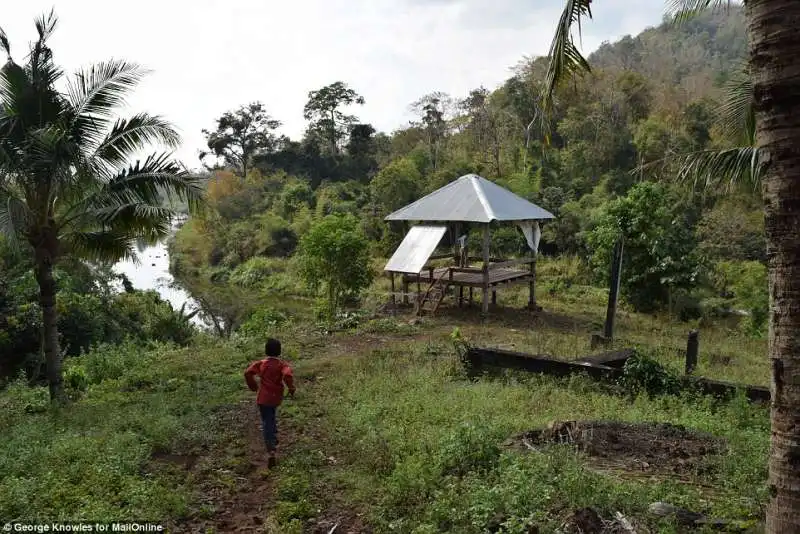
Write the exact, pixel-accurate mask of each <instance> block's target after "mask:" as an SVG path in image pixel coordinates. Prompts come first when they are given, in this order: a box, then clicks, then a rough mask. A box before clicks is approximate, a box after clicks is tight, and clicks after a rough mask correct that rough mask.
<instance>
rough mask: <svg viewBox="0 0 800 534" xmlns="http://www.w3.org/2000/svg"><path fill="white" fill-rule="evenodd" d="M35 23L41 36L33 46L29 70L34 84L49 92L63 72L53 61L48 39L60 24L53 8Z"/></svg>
mask: <svg viewBox="0 0 800 534" xmlns="http://www.w3.org/2000/svg"><path fill="white" fill-rule="evenodd" d="M35 24H36V33H38V34H39V38H38V39H37V40H36V42H35V43H33V46H32V47H31V52H30V54H29V58H28V63H27V71H28V75H29V76H30V79H31V82H32V84H33V85H34V86H35V87H37V88H38V89H39V92H40V94H42V93H46V92H48V90H50V89H51V88H52V86H53V84H54V83H55V82H56V80H58V79H59V78H60V77H61V74H62V71H61V69H59V68H58V67H56V65H55V63H53V51H52V50H51V49H50V47H49V46H47V40H48V39H50V37H51V36H52V35H53V32H54V31H55V29H56V26H57V25H58V17H56V14H55V11H53V10H51V11H50V13H49V14H48V15H42V16H41V17H38V18H37V19H36V21H35Z"/></svg>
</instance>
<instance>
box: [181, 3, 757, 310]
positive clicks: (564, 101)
mask: <svg viewBox="0 0 800 534" xmlns="http://www.w3.org/2000/svg"><path fill="white" fill-rule="evenodd" d="M745 49H746V39H745V32H744V27H743V16H742V12H741V10H739V9H731V10H730V11H728V12H721V13H715V14H707V15H704V16H702V17H699V18H697V19H696V20H693V21H690V22H688V23H686V24H683V25H680V26H676V25H674V24H672V23H670V22H665V23H664V24H662V25H661V26H659V27H657V28H652V29H649V30H647V31H645V32H644V33H642V34H641V35H639V36H636V37H633V38H631V37H626V38H624V39H622V40H621V41H619V42H617V43H613V44H604V45H602V46H601V47H600V49H599V50H597V52H595V53H594V54H593V55H592V56H591V58H590V59H591V62H592V64H593V65H594V68H595V70H594V74H593V76H591V77H589V78H586V79H583V80H579V81H576V82H575V83H574V84H570V86H569V87H566V88H564V89H563V90H562V91H561V92H560V94H559V95H558V105H557V111H556V121H555V132H554V134H553V136H552V143H551V144H550V145H549V146H548V145H547V144H546V143H545V137H544V132H543V131H542V130H541V128H540V127H539V123H538V122H537V121H536V120H535V118H536V116H537V110H538V106H539V104H540V94H541V93H540V90H541V87H542V80H543V75H544V71H545V67H546V63H545V61H546V60H544V59H541V58H539V59H531V60H524V61H522V62H521V63H520V65H519V66H518V67H517V69H516V71H515V74H514V75H513V76H512V77H510V78H509V79H508V80H506V81H505V82H504V83H503V84H502V85H501V86H500V87H498V88H496V89H494V90H489V89H487V88H484V87H479V88H473V89H471V90H466V89H465V92H464V94H461V95H448V94H444V93H432V94H429V95H421V96H420V98H419V100H417V101H416V102H413V103H410V106H411V109H413V110H414V111H415V113H416V115H417V119H416V120H415V121H413V122H412V123H411V124H409V125H408V126H407V127H405V128H401V129H399V130H397V131H395V132H392V133H391V134H386V133H381V132H376V131H375V130H374V128H373V127H372V126H371V125H370V124H369V123H367V122H366V121H365V119H367V118H366V117H358V116H357V113H358V106H359V104H360V103H362V102H363V97H362V96H361V95H360V94H359V93H358V91H357V89H358V88H351V87H349V86H348V85H347V83H345V82H341V81H340V82H336V83H334V84H331V85H329V86H327V87H324V88H321V89H319V90H317V91H312V92H311V93H310V94H309V100H308V103H307V104H306V106H305V109H304V110H303V113H304V116H305V118H306V119H308V121H309V124H308V129H307V131H306V134H305V136H304V137H303V138H302V139H299V140H291V139H288V138H286V137H284V136H281V135H280V134H279V133H278V132H279V126H280V123H279V122H278V121H276V120H274V119H272V118H271V117H270V116H269V114H268V111H269V103H254V104H249V105H246V106H242V107H241V108H240V109H238V110H234V111H231V112H228V113H226V114H225V115H223V116H222V117H220V119H219V121H218V124H217V125H216V128H215V129H211V130H209V131H206V132H205V133H206V136H207V138H208V141H209V151H208V154H206V155H205V157H204V159H203V161H204V162H205V163H206V164H207V165H208V166H209V167H210V168H211V169H214V176H213V177H212V178H211V182H210V184H209V186H208V200H209V205H210V209H209V210H208V211H207V212H206V213H205V214H204V215H203V216H202V217H195V218H194V219H193V220H192V221H191V222H190V223H189V224H187V225H186V226H185V227H184V229H183V230H182V231H181V232H180V234H179V235H178V239H177V240H176V244H175V254H174V255H173V268H174V271H175V272H176V273H177V275H178V276H179V277H181V279H182V281H183V282H184V283H185V284H186V285H187V286H188V287H190V288H191V289H192V291H193V292H194V293H195V294H203V295H205V296H206V297H207V304H208V307H209V309H212V308H213V309H215V310H216V312H217V313H221V314H222V315H224V316H227V317H228V319H229V320H228V321H227V322H228V324H229V325H232V324H234V323H236V322H238V321H239V320H240V319H241V320H244V317H246V316H247V315H248V314H249V311H251V308H250V307H249V306H247V305H244V304H243V299H242V298H234V299H233V301H234V302H235V305H233V304H232V303H227V304H226V303H225V302H220V300H221V299H222V300H225V301H227V300H229V299H230V298H231V297H230V295H231V294H232V293H235V292H236V291H242V292H246V293H248V294H253V292H252V291H250V290H245V286H246V285H247V284H256V285H258V284H259V283H263V284H264V288H265V289H267V288H268V287H272V286H274V284H276V283H289V282H287V281H286V280H283V282H278V280H282V279H281V278H280V277H275V276H268V275H269V274H274V270H275V269H285V268H286V267H285V265H284V264H283V263H280V262H279V263H276V262H275V260H274V259H271V258H276V257H287V256H292V255H293V253H294V252H295V248H296V247H297V245H298V243H299V241H300V239H301V237H302V236H303V235H304V234H305V233H306V232H307V231H308V229H309V228H311V226H312V225H313V224H315V222H316V221H318V220H320V219H321V218H323V217H325V216H326V215H330V214H337V213H339V214H352V215H355V216H357V218H358V220H359V221H360V222H359V225H360V227H361V230H363V233H364V235H365V236H366V239H368V240H369V242H370V243H371V244H372V248H373V251H374V253H376V254H377V255H378V256H385V255H388V254H389V253H391V251H392V250H393V248H394V247H395V246H396V245H397V243H398V240H399V239H400V238H401V237H402V228H399V227H393V226H390V225H388V224H386V223H385V222H384V221H383V217H384V216H385V215H386V214H388V213H389V212H391V211H393V210H395V209H397V208H399V207H401V206H403V205H405V204H407V203H409V202H411V201H413V200H415V199H417V198H419V197H420V196H422V195H424V194H426V193H428V192H431V191H433V190H435V189H436V188H438V187H441V186H442V185H444V184H446V183H448V182H450V181H452V180H454V179H456V178H457V177H459V176H461V175H463V174H467V173H477V174H480V175H482V176H484V177H487V178H489V179H492V180H494V181H496V182H497V183H499V184H501V185H504V186H506V187H508V188H510V189H511V190H513V191H514V192H516V193H518V194H520V195H522V196H524V197H526V198H528V199H530V200H532V201H533V202H536V203H538V204H540V205H541V206H543V207H545V208H546V209H548V210H550V211H552V212H553V213H554V214H555V215H556V219H555V221H553V222H551V223H549V224H547V225H546V226H545V229H544V234H543V241H542V245H541V249H542V250H543V251H544V252H545V253H547V254H551V255H552V254H567V255H577V256H579V257H580V258H582V259H583V261H584V263H585V265H586V266H587V269H586V273H587V276H590V277H594V279H595V282H597V283H599V284H600V285H604V284H605V276H606V273H607V260H608V257H609V250H610V248H611V246H612V245H613V241H614V239H615V237H614V236H615V235H618V234H619V233H620V232H622V233H629V234H630V236H629V237H630V239H629V248H628V251H629V254H630V255H631V258H630V264H629V265H630V267H629V268H630V271H629V276H628V277H627V278H626V279H627V280H628V287H626V288H624V289H623V292H624V295H625V297H626V299H627V300H628V301H629V303H631V304H632V305H634V306H635V307H637V308H640V309H646V310H656V309H659V308H662V307H667V306H670V305H671V302H672V301H676V302H677V301H678V300H680V301H681V302H683V303H684V304H686V305H687V306H688V307H689V308H690V309H691V310H693V311H686V310H684V311H683V312H682V313H684V315H686V314H688V316H692V315H695V316H696V315H697V314H698V313H701V311H700V307H701V301H703V300H705V299H706V298H707V297H710V298H712V300H713V299H714V298H716V296H718V295H720V294H730V292H729V291H727V285H728V284H731V283H733V284H735V283H737V280H738V275H736V274H735V273H739V272H742V270H744V271H747V272H748V273H750V274H753V273H756V274H757V275H758V276H763V272H764V269H763V266H761V265H760V264H759V263H752V264H751V263H743V264H741V263H737V264H736V265H734V266H732V265H731V264H730V263H729V262H730V261H737V262H741V261H745V262H747V261H754V262H758V261H759V260H761V259H762V258H763V255H764V253H763V250H764V246H763V237H762V233H763V230H762V227H763V224H762V222H761V217H760V212H759V207H758V202H757V200H756V197H755V196H754V195H753V190H752V189H748V188H747V187H743V188H742V187H740V188H735V190H734V191H732V192H731V193H730V194H729V193H728V191H727V189H726V188H725V187H723V186H724V185H725V184H724V183H722V184H720V183H717V184H714V185H713V187H711V188H708V189H706V190H702V189H700V188H696V187H694V184H693V183H691V180H685V179H684V180H678V174H679V171H680V170H681V168H682V166H684V156H685V155H686V154H690V153H698V152H702V151H707V150H716V149H721V148H729V147H733V146H737V143H740V142H741V140H740V139H738V138H737V137H738V136H736V135H731V133H730V128H728V129H724V128H721V127H720V126H719V124H718V120H717V119H718V113H717V107H718V106H719V103H720V101H721V99H723V98H724V91H725V89H724V84H725V82H726V80H727V79H728V78H730V77H731V76H732V74H734V73H736V72H738V71H739V70H740V67H741V62H742V58H743V57H744V53H745ZM299 112H300V110H298V113H299ZM742 128H744V125H742ZM214 156H216V158H214ZM706 178H708V177H706ZM711 178H712V179H713V178H714V177H713V176H712V177H711ZM723 192H724V193H725V194H724V195H722V193H723ZM638 216H644V217H645V219H643V220H641V221H639V222H634V223H631V224H630V225H628V227H627V228H620V227H619V225H618V224H617V222H615V221H617V220H618V219H619V218H620V217H629V218H630V220H631V221H638V219H636V217H638ZM636 224H638V225H639V226H636V227H634V225H636ZM493 246H494V247H495V248H496V249H497V250H495V251H493V253H503V254H514V253H517V252H520V251H523V250H524V241H523V238H522V235H521V234H520V233H519V232H518V231H517V230H516V229H513V228H504V229H500V230H499V231H498V232H497V238H496V239H495V241H494V243H493ZM723 271H724V273H727V274H724V273H723ZM732 273H733V274H732ZM244 280H247V281H248V282H246V284H245V282H244ZM759 280H761V278H759ZM243 284H244V285H243ZM223 288H224V289H223ZM295 290H296V291H297V292H299V293H301V294H302V293H303V286H302V285H297V287H295ZM222 294H224V295H225V296H224V297H223V296H222ZM729 304H730V303H729ZM738 304H739V305H745V304H743V303H738ZM746 307H752V305H747V306H746ZM232 308H233V309H232ZM235 317H236V318H238V319H234V318H235Z"/></svg>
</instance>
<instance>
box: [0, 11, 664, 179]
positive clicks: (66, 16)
mask: <svg viewBox="0 0 800 534" xmlns="http://www.w3.org/2000/svg"><path fill="white" fill-rule="evenodd" d="M3 3H4V4H5V5H4V6H3V9H2V13H1V14H0V27H2V28H3V29H4V30H5V32H6V33H7V35H8V37H9V39H10V41H11V45H12V54H13V56H14V57H15V59H17V60H18V61H22V60H23V59H24V56H25V55H26V54H27V51H28V43H29V42H30V41H32V40H34V38H35V35H36V33H35V29H34V26H33V20H34V18H35V17H37V16H38V15H40V14H42V13H44V12H49V11H50V9H51V8H53V7H55V8H56V15H57V16H58V18H59V26H58V29H57V30H56V33H55V35H54V36H53V38H52V40H51V47H52V48H53V50H54V55H55V60H56V62H57V63H58V64H59V65H61V66H62V67H63V68H64V69H65V71H66V72H68V73H71V72H74V71H75V70H76V69H78V68H79V67H82V66H87V65H91V64H92V63H95V62H98V61H103V60H107V59H110V58H117V59H125V60H128V61H133V62H136V63H138V64H140V65H143V66H144V67H146V68H148V69H150V70H151V71H152V72H151V73H150V74H149V75H148V76H147V78H145V80H144V81H143V82H142V83H141V85H140V86H139V87H138V88H137V89H136V91H135V92H134V93H133V94H132V96H131V98H130V99H129V102H128V103H129V109H126V110H124V113H125V114H130V113H132V112H139V111H146V112H148V113H151V114H157V115H161V116H163V117H165V118H167V119H168V120H169V121H171V122H172V123H173V124H174V125H175V126H176V127H177V128H178V130H179V131H180V133H181V135H182V138H183V144H182V146H181V147H180V148H179V149H178V150H177V152H176V157H178V158H179V159H180V160H182V161H183V162H184V163H185V164H186V165H187V166H189V167H191V168H195V167H199V161H198V157H197V154H198V152H199V151H200V149H202V148H203V147H204V138H203V134H202V132H201V130H202V129H204V128H206V129H213V127H214V120H215V118H216V117H219V116H220V115H221V114H222V113H224V112H225V111H227V110H230V109H234V108H236V107H238V106H239V105H242V104H245V103H248V102H252V101H256V100H260V101H261V102H263V103H264V104H265V106H266V108H267V110H268V112H269V113H270V115H272V116H273V117H275V118H276V119H278V120H280V121H281V122H282V123H283V126H282V127H281V129H280V131H281V133H284V134H286V135H289V136H290V137H292V138H299V137H300V136H301V135H302V133H303V131H304V130H305V126H306V122H305V120H304V119H303V106H304V104H305V102H306V100H307V97H308V92H309V91H311V90H314V89H318V88H320V87H323V86H325V85H328V84H330V83H333V82H335V81H338V80H341V81H344V82H345V83H347V84H349V85H350V87H352V88H353V89H355V90H356V91H357V92H358V93H360V94H361V95H363V96H364V98H365V99H366V104H365V105H364V106H360V107H358V108H357V109H353V110H352V112H353V113H355V114H356V115H357V116H358V117H359V118H360V119H361V120H362V121H363V122H369V123H372V124H373V125H374V126H375V127H376V128H377V129H378V130H380V131H385V132H391V131H394V130H395V129H397V128H400V127H403V126H405V125H407V124H408V121H409V120H411V119H412V118H413V117H412V115H411V114H410V112H409V109H408V108H409V104H410V103H411V102H413V101H415V100H417V99H418V98H419V97H420V96H422V95H425V94H427V93H431V92H433V91H443V92H446V93H449V94H451V95H452V96H454V97H457V98H460V97H464V96H466V95H467V94H468V92H469V90H470V89H474V88H476V87H479V86H481V85H483V86H485V87H487V88H489V89H493V88H495V87H497V86H498V85H500V84H501V83H503V81H504V80H505V79H507V78H508V77H509V76H510V74H511V68H512V67H514V66H515V65H516V64H518V62H519V61H520V60H521V59H523V57H525V56H529V57H533V56H540V55H545V54H546V53H547V50H548V48H549V44H550V40H551V39H552V36H553V31H554V28H555V25H556V22H557V20H558V17H559V15H560V12H561V9H562V7H563V4H564V0H492V1H487V0H292V1H290V0H137V1H135V2H110V1H108V0H59V2H58V3H57V5H54V4H55V3H54V0H49V1H42V0H25V1H24V2H19V1H10V0H6V1H4V2H3ZM593 4H594V5H596V7H595V8H594V13H593V14H594V20H592V21H590V22H589V23H587V24H586V25H585V26H584V27H583V40H582V43H583V50H584V52H587V53H588V52H591V51H592V50H594V49H595V48H597V46H599V45H600V44H601V43H602V42H604V41H611V42H613V41H615V40H618V39H619V38H621V37H623V36H625V35H627V34H631V35H635V34H637V33H639V32H641V31H642V30H644V29H645V28H646V27H649V26H655V25H657V24H659V23H660V22H661V19H662V16H663V13H664V9H665V1H664V0H637V1H635V2H632V1H630V0H599V1H597V2H594V3H593ZM634 5H635V6H636V7H635V8H632V7H630V6H634Z"/></svg>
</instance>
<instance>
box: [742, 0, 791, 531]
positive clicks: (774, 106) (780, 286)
mask: <svg viewBox="0 0 800 534" xmlns="http://www.w3.org/2000/svg"><path fill="white" fill-rule="evenodd" d="M745 5H746V9H747V21H748V28H747V30H748V34H749V38H750V64H751V67H752V74H753V77H754V83H755V111H756V117H757V121H756V122H757V124H758V131H757V139H756V141H757V146H758V147H760V149H761V150H763V151H764V161H765V168H764V174H763V182H762V189H763V193H764V213H765V225H766V234H767V257H768V261H769V285H770V334H769V357H770V363H771V369H772V380H771V392H772V411H771V419H772V440H771V446H770V458H769V494H770V501H769V505H768V507H767V529H766V532H767V533H769V534H778V533H786V532H800V151H798V148H797V147H799V146H800V63H798V62H797V58H798V57H800V33H798V32H797V30H796V28H797V26H798V24H800V2H797V0H749V1H748V2H747V3H746V4H745Z"/></svg>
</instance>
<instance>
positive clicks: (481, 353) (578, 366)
mask: <svg viewBox="0 0 800 534" xmlns="http://www.w3.org/2000/svg"><path fill="white" fill-rule="evenodd" d="M466 359H467V361H468V362H469V366H470V367H471V370H472V371H479V370H481V369H482V368H483V367H485V366H491V367H503V368H509V369H521V370H523V371H528V372H531V373H543V374H547V375H552V376H561V377H564V376H569V375H572V374H576V373H581V372H585V373H587V374H588V375H589V376H591V377H592V378H596V379H602V378H606V377H610V378H616V377H619V376H621V375H622V370H621V369H616V368H614V367H609V366H606V365H599V364H595V363H588V362H568V361H564V360H557V359H555V358H553V357H551V356H546V355H532V354H524V353H521V352H513V351H510V350H501V349H481V348H471V349H469V350H468V351H467V354H466Z"/></svg>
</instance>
